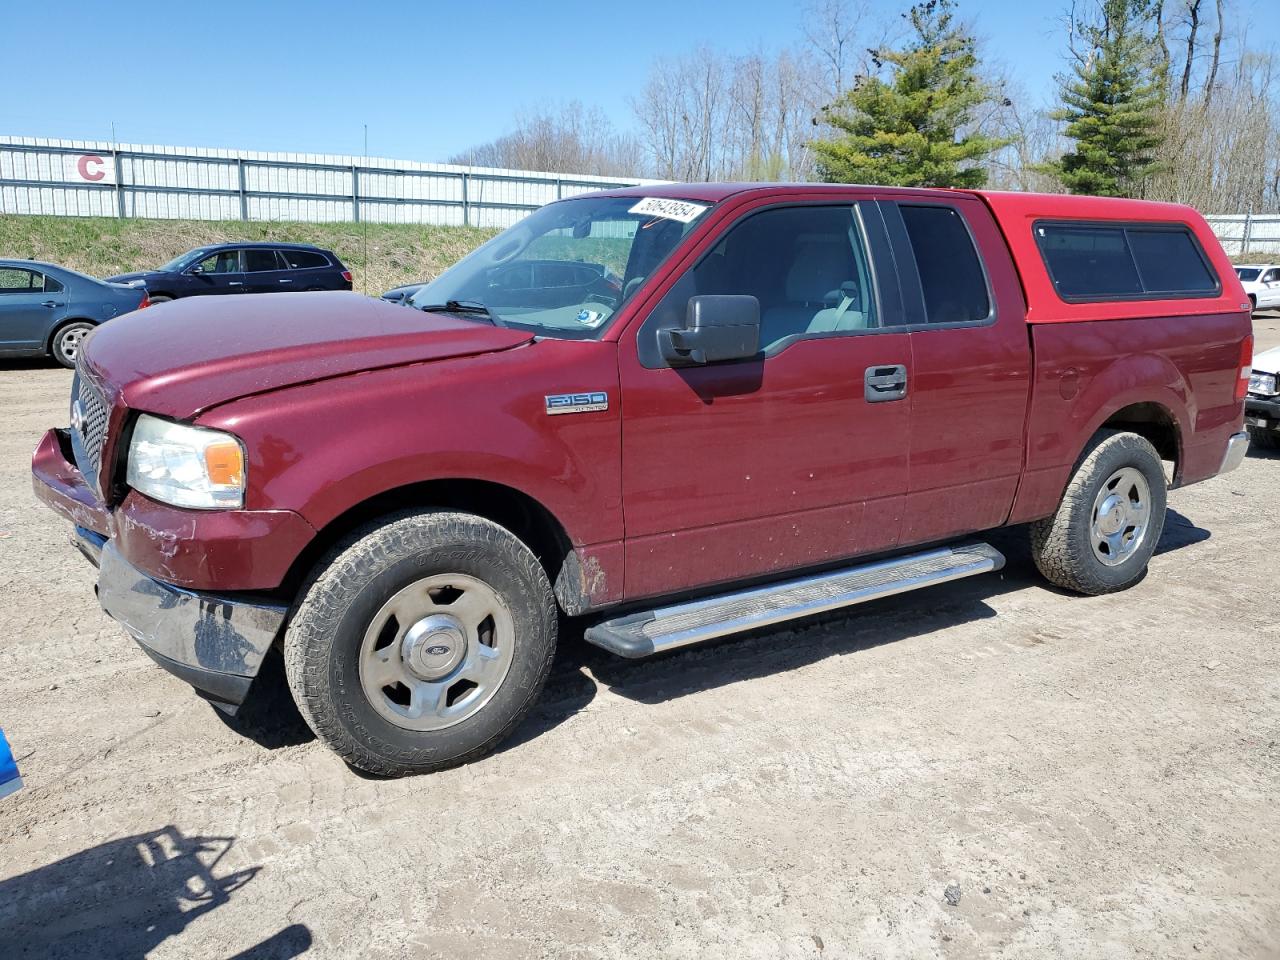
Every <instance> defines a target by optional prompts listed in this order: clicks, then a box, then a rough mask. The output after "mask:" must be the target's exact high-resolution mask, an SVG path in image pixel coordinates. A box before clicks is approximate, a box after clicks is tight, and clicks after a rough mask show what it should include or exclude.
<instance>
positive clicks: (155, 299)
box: [147, 293, 173, 304]
mask: <svg viewBox="0 0 1280 960" xmlns="http://www.w3.org/2000/svg"><path fill="white" fill-rule="evenodd" d="M147 299H148V300H150V301H151V303H152V304H157V303H168V302H169V301H171V300H172V299H173V297H171V296H169V295H168V294H167V293H149V294H147Z"/></svg>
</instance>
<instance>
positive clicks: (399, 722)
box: [359, 574, 516, 731]
mask: <svg viewBox="0 0 1280 960" xmlns="http://www.w3.org/2000/svg"><path fill="white" fill-rule="evenodd" d="M515 642H516V637H515V622H514V619H513V617H512V615H511V611H510V610H508V609H507V605H506V602H505V601H504V600H503V598H502V597H501V596H500V595H499V594H498V592H497V591H496V590H494V589H493V588H492V587H491V586H489V585H488V584H487V583H485V582H484V581H483V580H479V579H477V578H475V577H471V576H467V575H465V574H438V575H435V576H430V577H425V578H423V579H421V580H418V581H417V582H415V583H411V584H409V585H408V586H406V587H404V588H403V589H402V590H400V591H398V592H397V593H395V594H393V595H392V596H391V597H389V598H388V599H387V601H386V602H385V603H384V604H383V605H382V608H381V609H380V610H379V611H378V612H377V613H376V614H375V615H374V617H373V619H372V620H371V621H370V623H369V625H368V627H367V628H366V629H365V634H364V639H363V641H362V642H361V644H360V653H359V657H360V685H361V687H362V688H363V690H364V695H365V697H366V699H367V700H368V702H369V705H370V706H372V707H373V709H374V710H375V711H376V712H377V713H378V714H380V715H381V716H382V717H383V719H385V720H387V721H389V722H390V723H393V724H395V725H396V726H398V727H404V728H405V729H408V730H420V731H428V730H442V729H444V728H445V727H449V726H452V725H453V724H455V723H461V722H462V721H463V720H466V719H467V718H468V717H470V716H473V715H474V714H475V713H477V712H478V711H480V710H482V709H483V708H484V706H485V704H487V703H488V702H489V700H490V699H491V698H492V697H493V695H494V694H495V693H497V692H498V689H499V688H500V687H501V686H502V684H503V681H504V680H506V677H507V672H508V671H509V670H510V668H511V662H512V658H513V655H514V652H515Z"/></svg>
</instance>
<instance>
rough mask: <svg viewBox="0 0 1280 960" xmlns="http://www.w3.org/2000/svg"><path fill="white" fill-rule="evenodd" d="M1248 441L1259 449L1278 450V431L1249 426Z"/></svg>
mask: <svg viewBox="0 0 1280 960" xmlns="http://www.w3.org/2000/svg"><path fill="white" fill-rule="evenodd" d="M1249 443H1251V444H1252V445H1253V446H1255V447H1257V448H1258V449H1259V450H1280V432H1277V431H1275V430H1268V429H1267V428H1266V427H1250V428H1249Z"/></svg>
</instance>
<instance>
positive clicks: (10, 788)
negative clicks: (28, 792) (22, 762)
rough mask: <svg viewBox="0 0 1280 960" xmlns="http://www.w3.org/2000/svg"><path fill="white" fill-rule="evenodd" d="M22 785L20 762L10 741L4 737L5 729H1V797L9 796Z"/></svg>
mask: <svg viewBox="0 0 1280 960" xmlns="http://www.w3.org/2000/svg"><path fill="white" fill-rule="evenodd" d="M21 786H22V778H21V777H20V776H18V764H17V762H15V761H14V759H13V751H12V750H10V749H9V741H8V740H6V739H5V738H4V731H3V730H0V797H7V796H8V795H9V794H11V793H13V792H14V791H15V790H17V789H18V788H19V787H21Z"/></svg>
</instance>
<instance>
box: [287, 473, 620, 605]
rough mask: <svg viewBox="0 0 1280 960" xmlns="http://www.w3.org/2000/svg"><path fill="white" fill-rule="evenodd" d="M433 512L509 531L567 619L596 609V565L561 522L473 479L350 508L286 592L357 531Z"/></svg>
mask: <svg viewBox="0 0 1280 960" xmlns="http://www.w3.org/2000/svg"><path fill="white" fill-rule="evenodd" d="M433 508H435V509H447V510H460V511H463V512H465V513H472V514H475V515H476V516H479V517H484V518H485V519H487V520H492V521H493V522H494V523H496V524H498V525H499V526H501V527H503V528H504V529H506V530H509V531H511V533H513V534H514V535H515V536H516V537H517V538H519V540H520V541H521V542H522V543H524V544H525V546H527V547H528V548H529V549H530V550H531V551H532V552H533V555H534V556H535V557H537V559H538V562H539V563H540V564H542V567H543V569H544V570H545V571H546V573H547V578H548V579H549V580H550V581H551V583H552V584H553V586H554V589H555V593H556V599H557V601H558V602H559V604H560V606H561V608H562V609H564V611H565V612H566V613H568V614H570V615H573V614H578V613H582V612H585V611H586V610H587V609H589V608H590V607H591V606H592V602H591V595H592V593H593V592H594V591H593V590H592V589H591V586H592V585H591V584H590V582H589V579H588V577H586V576H584V574H583V570H584V568H587V569H596V568H598V564H595V563H593V562H592V561H591V560H589V559H584V557H583V556H582V555H581V554H580V553H579V551H578V550H577V549H576V548H575V547H574V545H573V542H572V540H571V539H570V537H569V534H568V532H567V531H566V529H565V526H564V524H563V523H562V522H561V521H560V519H559V518H558V517H556V515H555V514H554V513H552V512H551V510H550V509H548V508H547V507H546V506H545V505H544V504H543V503H541V502H540V501H539V500H537V499H535V498H534V497H532V496H530V495H529V494H528V493H525V492H524V491H523V490H519V489H516V488H515V487H511V486H507V485H505V484H502V483H497V482H494V481H491V480H480V479H475V478H453V479H434V480H424V481H421V482H417V483H411V484H407V485H404V486H400V487H394V488H392V489H390V490H384V491H382V492H381V493H378V494H375V495H373V496H371V497H368V498H367V499H365V500H362V501H360V502H359V503H356V504H355V505H353V506H351V507H349V508H347V509H346V510H345V511H343V512H342V513H340V514H338V515H337V516H336V517H334V518H333V519H332V520H330V521H329V522H328V523H326V524H325V525H324V526H323V527H322V528H320V530H319V531H318V532H317V534H316V536H315V537H314V538H313V539H312V541H311V542H310V543H309V544H308V545H307V546H306V548H304V549H303V551H302V552H301V553H300V554H299V555H298V557H297V558H296V559H295V560H294V562H293V564H292V565H291V566H290V568H289V572H288V573H287V574H286V576H285V579H284V583H283V586H284V588H285V589H286V590H287V591H288V592H289V593H290V594H291V595H292V594H293V593H296V591H297V589H298V588H299V587H300V585H301V584H302V582H303V581H304V579H305V578H306V576H307V574H308V572H309V571H310V570H311V569H312V568H313V567H314V566H315V564H316V563H317V562H318V561H319V560H320V559H321V558H322V557H323V556H324V555H325V553H327V552H328V551H329V550H330V549H331V548H332V547H333V545H334V544H336V543H338V542H339V541H340V540H341V539H342V538H343V537H345V536H347V535H348V534H349V533H351V532H352V531H353V530H355V529H357V528H358V527H360V526H362V525H364V524H367V523H371V522H373V521H376V520H377V519H378V518H380V517H385V516H389V515H391V514H394V513H397V512H400V511H404V510H408V509H433Z"/></svg>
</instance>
